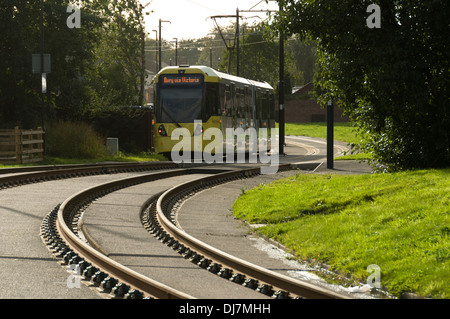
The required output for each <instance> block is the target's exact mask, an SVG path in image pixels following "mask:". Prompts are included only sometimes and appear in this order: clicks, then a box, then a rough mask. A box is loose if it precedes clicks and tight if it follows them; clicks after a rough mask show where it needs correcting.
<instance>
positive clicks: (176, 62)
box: [175, 38, 178, 65]
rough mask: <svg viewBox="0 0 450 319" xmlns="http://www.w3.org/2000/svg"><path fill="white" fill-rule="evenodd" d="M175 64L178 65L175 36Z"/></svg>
mask: <svg viewBox="0 0 450 319" xmlns="http://www.w3.org/2000/svg"><path fill="white" fill-rule="evenodd" d="M175 65H178V39H177V38H175Z"/></svg>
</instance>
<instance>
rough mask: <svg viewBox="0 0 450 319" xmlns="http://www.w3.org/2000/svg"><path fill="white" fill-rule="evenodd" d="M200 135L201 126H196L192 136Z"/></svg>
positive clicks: (201, 131)
mask: <svg viewBox="0 0 450 319" xmlns="http://www.w3.org/2000/svg"><path fill="white" fill-rule="evenodd" d="M202 133H203V126H201V125H197V126H196V127H195V131H194V136H199V135H202Z"/></svg>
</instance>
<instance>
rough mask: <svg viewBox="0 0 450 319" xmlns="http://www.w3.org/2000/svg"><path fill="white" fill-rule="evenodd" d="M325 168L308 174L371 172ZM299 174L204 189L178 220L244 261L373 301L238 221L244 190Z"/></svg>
mask: <svg viewBox="0 0 450 319" xmlns="http://www.w3.org/2000/svg"><path fill="white" fill-rule="evenodd" d="M322 166H323V165H320V166H319V167H318V168H317V169H316V170H315V171H314V172H312V171H308V172H307V173H313V174H314V173H316V174H321V173H338V174H365V173H369V172H370V171H371V169H370V167H369V166H367V164H365V163H359V162H357V161H339V162H338V163H337V164H336V165H335V167H336V170H328V169H326V168H322V169H321V167H322ZM325 167H326V165H325ZM297 173H298V172H297V171H293V170H290V171H284V172H279V173H277V174H273V175H260V176H257V177H254V178H249V179H243V180H239V181H235V182H229V183H226V184H223V185H219V186H216V187H213V188H211V189H207V190H204V191H202V192H200V193H198V194H196V195H194V196H193V197H191V198H189V199H188V200H187V201H185V202H184V203H183V205H182V206H181V207H180V209H179V211H178V214H177V221H178V223H179V224H180V226H181V228H182V229H183V230H185V231H186V232H187V233H189V234H191V235H192V236H194V237H196V238H198V239H200V240H202V241H204V242H206V243H208V244H210V245H211V246H213V247H216V248H219V249H221V250H223V251H224V252H227V253H230V254H232V255H234V256H237V257H240V258H241V259H244V260H247V261H249V262H252V263H255V264H258V265H261V266H263V267H265V268H267V269H271V270H273V271H276V272H279V273H282V274H284V275H287V276H292V277H294V278H297V279H299V280H302V281H305V282H308V283H312V284H316V285H319V286H322V287H324V288H327V289H330V290H333V291H337V292H339V293H343V294H346V295H348V296H349V297H352V298H355V297H356V298H369V297H368V296H367V295H364V294H354V293H349V292H348V290H347V289H344V288H342V287H339V286H335V285H329V284H327V283H325V281H323V280H321V279H320V278H319V277H317V276H316V275H315V274H314V272H313V271H311V270H312V269H311V268H309V267H308V266H307V265H305V264H301V263H298V262H295V261H293V260H292V259H293V258H292V257H293V256H291V255H290V254H288V253H286V252H285V250H283V249H282V248H280V245H277V244H276V243H273V242H269V241H267V240H265V239H263V238H260V237H258V236H256V235H254V234H253V232H252V225H248V224H246V223H244V222H242V221H240V220H237V219H235V218H234V216H233V214H232V209H231V208H232V206H233V204H234V202H235V201H236V199H237V198H238V197H239V196H240V195H241V194H242V191H243V190H247V189H251V188H254V187H256V186H258V185H260V184H267V183H270V182H273V181H275V180H278V179H280V178H285V177H289V176H292V175H295V174H297Z"/></svg>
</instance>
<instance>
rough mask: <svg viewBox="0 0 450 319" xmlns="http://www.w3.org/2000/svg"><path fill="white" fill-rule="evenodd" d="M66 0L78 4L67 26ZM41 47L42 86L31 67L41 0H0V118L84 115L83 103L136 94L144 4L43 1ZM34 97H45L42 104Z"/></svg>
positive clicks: (28, 121) (126, 100)
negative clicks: (44, 62) (75, 23)
mask: <svg viewBox="0 0 450 319" xmlns="http://www.w3.org/2000/svg"><path fill="white" fill-rule="evenodd" d="M69 4H76V5H78V6H79V7H80V8H81V12H82V13H81V27H80V28H70V27H69V26H68V24H67V19H68V17H69V16H70V13H68V12H67V6H68V5H69ZM43 8H44V30H45V42H44V43H45V52H44V53H50V54H51V66H52V68H51V73H49V74H48V75H47V84H48V86H47V94H46V95H45V101H44V103H42V100H43V95H42V94H41V77H40V75H38V74H32V72H31V71H32V68H31V56H32V54H34V53H40V51H41V7H40V1H28V0H17V1H8V0H0V124H1V126H2V128H11V127H14V126H16V125H19V126H23V127H29V128H31V127H36V126H38V125H40V124H41V123H42V122H41V121H42V120H41V118H42V117H41V116H42V111H44V112H45V115H46V118H47V119H53V118H62V119H71V120H74V119H77V120H80V119H83V117H84V115H85V114H86V113H87V111H89V110H95V109H99V108H103V107H111V106H117V105H121V106H122V105H136V104H142V101H143V87H142V83H143V80H142V79H143V75H144V74H145V73H144V72H145V71H144V66H143V52H144V51H143V49H144V48H143V40H144V35H145V34H144V30H143V25H144V24H143V8H142V5H141V4H140V3H139V2H138V1H137V0H114V1H109V0H73V1H70V2H69V1H68V2H65V1H49V0H45V1H44V2H43ZM41 105H45V107H44V109H43V110H42V109H41Z"/></svg>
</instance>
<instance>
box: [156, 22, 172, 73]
mask: <svg viewBox="0 0 450 319" xmlns="http://www.w3.org/2000/svg"><path fill="white" fill-rule="evenodd" d="M162 22H169V23H172V22H170V21H168V20H161V19H159V65H158V68H159V69H158V71H161V68H162V53H161V47H162V38H161V23H162Z"/></svg>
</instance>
